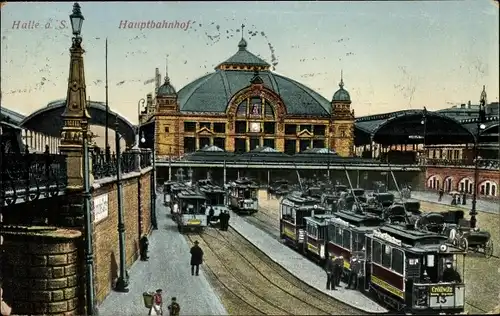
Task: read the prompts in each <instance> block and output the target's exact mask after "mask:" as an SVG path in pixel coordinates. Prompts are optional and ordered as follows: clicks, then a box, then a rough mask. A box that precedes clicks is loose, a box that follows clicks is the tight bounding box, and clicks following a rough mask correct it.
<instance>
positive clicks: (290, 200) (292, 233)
mask: <svg viewBox="0 0 500 316" xmlns="http://www.w3.org/2000/svg"><path fill="white" fill-rule="evenodd" d="M319 202H320V201H319V200H318V199H317V198H314V197H311V196H308V195H304V194H303V193H302V192H298V191H294V192H292V193H290V194H288V195H287V196H286V197H285V198H283V200H281V202H280V238H281V240H283V242H284V243H285V244H288V245H290V246H291V247H293V248H295V249H297V250H299V251H301V252H302V251H303V249H304V241H305V234H306V231H305V229H306V221H305V218H306V217H308V216H312V215H322V214H325V213H327V211H328V210H327V209H326V208H324V207H322V206H321V205H320V203H319Z"/></svg>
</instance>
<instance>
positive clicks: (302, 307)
mask: <svg viewBox="0 0 500 316" xmlns="http://www.w3.org/2000/svg"><path fill="white" fill-rule="evenodd" d="M187 238H188V239H189V240H190V241H191V242H194V240H195V239H196V240H198V241H199V242H200V245H201V247H203V249H205V257H206V261H205V269H206V270H209V271H208V273H209V274H211V276H212V277H213V278H214V280H216V281H217V283H219V288H220V289H221V290H222V291H223V292H225V294H226V296H227V297H228V298H230V299H231V302H230V304H229V305H233V306H238V310H233V311H230V309H231V308H228V312H230V314H233V315H234V314H246V315H250V314H253V315H255V314H264V315H347V314H358V313H360V312H361V311H360V310H357V309H355V308H353V307H351V306H348V305H346V304H344V303H341V302H339V301H336V300H335V299H333V298H331V297H329V296H328V295H326V294H324V293H321V292H319V291H317V290H316V289H314V288H312V287H310V286H308V285H307V284H305V283H303V282H302V281H301V280H299V279H297V278H296V277H295V276H293V275H292V274H290V273H289V272H287V271H286V270H284V269H283V268H282V267H281V266H279V265H278V264H276V263H275V262H273V261H272V260H271V259H270V258H269V257H267V256H266V255H265V254H263V253H262V252H261V251H260V250H259V249H257V248H256V247H255V246H253V245H252V244H250V243H249V242H248V241H247V240H246V239H244V238H243V237H242V236H241V235H239V234H238V233H237V232H236V231H234V230H233V229H232V228H230V230H229V231H227V232H220V231H217V230H214V229H207V230H206V231H205V232H204V233H202V234H198V235H187ZM240 307H241V308H240Z"/></svg>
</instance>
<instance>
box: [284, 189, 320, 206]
mask: <svg viewBox="0 0 500 316" xmlns="http://www.w3.org/2000/svg"><path fill="white" fill-rule="evenodd" d="M286 200H289V201H290V202H292V203H294V204H312V203H319V202H320V201H319V199H318V198H315V197H312V196H308V195H303V193H302V192H299V191H293V192H292V193H290V194H288V195H287V196H286V197H285V199H283V201H286Z"/></svg>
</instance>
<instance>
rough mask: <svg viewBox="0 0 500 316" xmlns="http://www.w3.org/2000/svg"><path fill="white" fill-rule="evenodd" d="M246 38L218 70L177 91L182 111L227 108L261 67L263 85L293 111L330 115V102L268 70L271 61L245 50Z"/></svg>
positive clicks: (305, 113)
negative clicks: (232, 98)
mask: <svg viewBox="0 0 500 316" xmlns="http://www.w3.org/2000/svg"><path fill="white" fill-rule="evenodd" d="M246 47H247V43H246V41H244V40H242V41H240V43H239V45H238V51H237V52H236V54H234V55H233V56H231V57H230V58H229V59H227V60H226V61H224V62H222V63H221V64H219V66H217V68H216V70H215V72H213V73H210V74H208V75H205V76H203V77H201V78H199V79H197V80H195V81H193V82H191V83H189V84H187V85H186V86H185V87H184V88H182V89H181V90H180V91H179V92H178V102H179V105H180V111H181V112H225V111H226V108H227V105H228V103H229V100H230V99H231V97H232V96H233V95H234V94H236V93H237V92H238V91H240V90H241V89H243V88H245V87H247V86H249V85H250V84H251V83H250V81H251V80H252V78H253V77H254V75H255V72H254V71H255V69H256V68H257V69H260V71H259V76H260V77H261V78H262V80H263V82H264V86H265V87H266V88H268V89H270V90H272V91H274V92H275V93H276V94H278V95H279V96H280V97H281V99H282V100H283V102H284V104H285V106H286V109H287V113H288V114H291V115H306V116H328V115H329V113H330V102H329V101H328V100H327V99H325V98H324V97H322V96H321V95H319V94H318V93H316V92H314V91H313V90H311V89H310V88H308V87H306V86H304V85H303V84H301V83H299V82H297V81H295V80H292V79H290V78H287V77H284V76H281V75H278V74H275V73H273V72H271V71H270V70H269V66H270V65H269V64H268V63H266V62H265V61H263V60H262V59H260V58H259V57H257V56H255V55H254V54H252V53H251V52H249V51H247V50H246Z"/></svg>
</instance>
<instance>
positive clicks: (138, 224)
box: [92, 169, 151, 304]
mask: <svg viewBox="0 0 500 316" xmlns="http://www.w3.org/2000/svg"><path fill="white" fill-rule="evenodd" d="M146 170H147V172H144V171H143V172H142V173H141V174H140V175H139V173H131V174H128V175H125V176H124V179H123V180H122V189H123V191H122V192H123V195H122V197H123V204H122V205H123V212H124V220H125V255H126V262H127V267H130V266H131V265H132V264H133V263H134V261H135V260H136V259H137V258H138V253H139V239H140V236H141V234H149V232H150V228H151V216H150V210H151V193H150V185H151V182H150V181H151V169H146ZM96 183H97V184H98V185H96V184H94V188H95V190H94V192H93V193H92V196H93V197H98V196H101V195H103V194H107V195H108V216H107V217H106V218H104V219H102V220H100V221H99V222H97V223H95V224H94V234H93V238H94V239H93V245H94V254H95V257H94V276H95V287H96V288H95V293H96V299H97V303H98V304H100V303H101V302H102V301H103V300H104V299H105V297H106V296H107V295H108V294H109V292H110V291H111V290H112V288H113V286H114V284H115V282H116V279H117V278H118V274H119V266H120V252H119V246H118V195H117V184H116V181H115V180H112V179H102V180H98V181H96ZM139 190H140V191H139ZM139 192H140V194H139ZM139 203H140V205H141V208H140V210H139V207H138V206H139Z"/></svg>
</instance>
